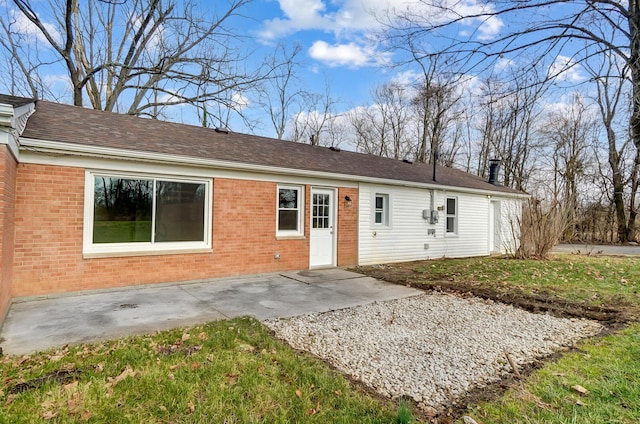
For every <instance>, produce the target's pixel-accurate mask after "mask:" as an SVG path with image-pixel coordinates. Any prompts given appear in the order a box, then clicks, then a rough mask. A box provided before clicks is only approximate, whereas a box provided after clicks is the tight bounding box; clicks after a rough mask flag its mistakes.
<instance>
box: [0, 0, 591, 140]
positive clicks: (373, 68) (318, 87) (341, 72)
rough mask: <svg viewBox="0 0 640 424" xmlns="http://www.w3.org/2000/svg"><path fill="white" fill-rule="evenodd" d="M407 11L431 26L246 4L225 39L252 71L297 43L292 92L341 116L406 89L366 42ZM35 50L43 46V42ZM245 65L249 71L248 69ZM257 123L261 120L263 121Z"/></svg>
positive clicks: (314, 6)
mask: <svg viewBox="0 0 640 424" xmlns="http://www.w3.org/2000/svg"><path fill="white" fill-rule="evenodd" d="M178 1H179V0H178ZM196 1H198V2H199V3H200V7H201V8H202V9H203V10H207V9H216V8H217V9H219V10H224V9H225V7H226V5H227V2H226V1H223V0H216V1H215V2H213V3H212V2H211V1H210V0H196ZM31 3H32V5H33V7H34V9H36V11H38V12H39V13H40V11H43V12H42V13H41V17H42V19H43V20H45V22H46V21H47V19H49V20H52V19H53V17H52V16H47V15H46V14H45V12H44V11H45V10H46V8H45V7H44V6H43V5H46V3H47V2H46V1H45V0H33V1H32V2H31ZM444 3H450V4H451V7H453V8H455V9H456V10H457V12H458V13H460V14H474V13H478V12H480V11H486V10H487V8H490V7H491V6H486V5H481V4H479V3H478V1H477V0H464V1H462V2H460V1H457V0H443V4H444ZM0 6H5V7H6V8H8V9H9V10H11V9H13V10H15V6H13V5H12V2H11V1H10V0H0ZM407 9H410V10H412V11H413V12H415V13H418V14H419V15H420V16H423V17H425V20H426V21H427V22H437V19H438V18H436V17H435V15H434V14H433V10H430V9H429V8H428V7H427V6H425V5H424V3H421V2H420V1H415V0H414V1H407V0H253V1H252V2H249V3H248V4H247V5H246V6H245V7H244V8H243V9H242V10H241V11H240V13H241V14H242V15H243V16H242V17H236V18H234V19H233V20H232V21H230V22H229V25H231V28H230V29H231V31H232V32H233V33H235V34H240V35H243V36H244V37H239V38H238V43H239V48H241V49H243V50H246V51H252V52H253V54H252V60H255V63H256V64H257V63H258V62H260V61H261V58H262V57H264V55H266V54H269V53H270V52H272V51H273V50H274V48H275V46H276V45H277V44H278V43H280V42H284V43H287V44H289V45H292V44H294V43H299V44H300V46H301V48H302V53H301V55H300V57H299V59H300V61H301V62H302V63H301V66H300V67H299V68H298V70H297V72H296V77H297V78H298V81H299V85H300V87H301V88H302V89H304V90H307V91H310V92H315V93H325V91H326V90H327V89H328V90H329V91H330V95H331V97H332V99H333V100H334V101H335V102H336V103H335V104H334V110H333V112H335V113H341V112H345V111H347V110H349V109H351V108H354V107H356V106H358V105H363V104H367V103H370V102H371V96H370V92H371V90H372V89H373V88H375V87H376V86H379V85H381V84H382V83H383V82H388V81H405V82H413V81H412V78H414V77H415V75H416V74H415V73H412V72H411V70H410V69H408V68H399V67H392V66H390V65H393V64H394V63H397V62H398V59H399V57H398V52H397V51H396V52H393V51H389V50H386V47H387V46H385V45H383V44H381V43H380V42H379V41H376V40H377V38H376V37H374V35H375V34H376V33H377V32H378V31H379V30H380V29H381V28H382V25H381V23H380V21H379V18H384V17H386V16H391V15H390V14H389V13H387V11H388V10H395V11H404V10H407ZM11 13H12V12H9V14H11ZM203 13H204V14H206V13H207V12H203ZM13 16H16V15H13ZM445 18H446V17H445ZM25 19H26V18H25ZM443 19H444V18H443ZM472 23H473V24H478V25H479V26H478V29H477V32H476V33H475V34H474V37H476V38H477V39H480V40H490V39H492V38H493V37H496V36H497V35H499V34H500V33H501V31H504V30H505V28H506V27H507V26H508V24H507V23H505V22H503V21H501V20H500V19H498V18H489V19H486V20H485V21H484V22H482V23H480V22H479V21H478V22H472ZM23 27H24V30H25V32H29V31H32V29H31V30H30V29H29V27H28V23H26V21H25V24H23ZM473 29H474V28H473V27H471V26H469V27H465V26H461V27H458V28H456V30H457V31H459V34H460V35H463V36H464V35H465V32H466V31H469V32H470V31H471V30H473ZM33 39H34V40H37V39H38V36H35V35H34V38H33ZM39 43H40V45H43V44H45V43H44V42H43V40H40V41H39ZM246 65H247V66H248V67H251V66H254V65H255V64H253V63H247V64H246ZM496 66H498V67H504V68H507V67H508V66H513V63H512V62H510V60H509V59H507V58H505V59H503V60H501V61H498V63H497V65H496ZM48 72H49V74H48V75H46V77H47V78H48V81H49V84H51V85H52V86H54V85H55V84H59V85H60V87H61V89H60V92H62V91H63V90H64V89H66V87H65V86H64V83H63V82H62V81H64V80H65V71H64V68H62V67H60V66H58V68H57V69H54V68H53V67H52V68H50V69H48ZM572 72H573V74H567V75H566V78H567V79H569V80H571V79H580V78H581V77H580V75H578V74H577V72H578V71H577V70H576V69H574V70H572ZM1 86H2V84H1V83H0V87H1ZM2 91H6V89H5V90H2ZM67 97H68V99H66V101H70V96H68V95H67ZM61 100H63V101H64V100H65V99H64V98H63V99H61ZM255 106H256V105H255V99H253V100H251V101H250V103H249V105H248V107H249V108H250V109H252V112H251V113H252V114H253V115H254V116H256V117H257V116H259V114H260V111H259V110H257V108H256V107H255ZM167 118H168V119H172V120H176V121H182V122H186V123H194V124H196V123H198V119H197V117H196V116H195V114H194V113H193V110H191V109H187V108H185V109H183V110H179V109H178V110H174V111H172V112H171V113H170V114H168V116H167ZM263 121H268V120H266V119H264V118H263ZM242 125H243V124H242V122H241V121H237V122H235V123H234V128H233V129H234V130H236V131H249V130H248V129H247V128H243V127H242ZM251 131H253V132H256V133H258V134H261V135H267V136H272V135H274V133H273V129H272V128H270V126H269V125H268V123H266V122H265V123H264V124H263V125H261V126H258V127H256V128H254V129H251Z"/></svg>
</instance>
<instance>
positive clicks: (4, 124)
mask: <svg viewBox="0 0 640 424" xmlns="http://www.w3.org/2000/svg"><path fill="white" fill-rule="evenodd" d="M13 117H14V111H13V106H11V105H7V104H4V103H0V145H6V146H9V150H11V152H12V153H13V156H15V157H16V158H17V157H18V143H17V140H16V139H17V136H16V129H15V124H14V119H13Z"/></svg>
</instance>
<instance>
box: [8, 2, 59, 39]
mask: <svg viewBox="0 0 640 424" xmlns="http://www.w3.org/2000/svg"><path fill="white" fill-rule="evenodd" d="M9 13H10V14H11V18H10V22H12V29H13V30H14V31H16V32H18V33H20V34H24V35H26V36H27V40H28V42H29V43H35V42H40V43H46V44H47V45H48V44H49V41H47V39H46V37H45V36H44V35H43V34H42V31H40V29H39V28H38V27H37V26H35V25H34V23H33V22H31V21H30V20H29V18H27V17H26V16H25V15H24V14H23V13H22V12H21V11H19V10H17V9H12V10H11V11H10V12H9ZM43 26H44V28H45V29H46V30H47V32H48V33H49V34H50V35H51V37H52V38H53V39H54V40H55V42H56V43H61V42H62V34H60V32H59V31H58V30H57V28H56V27H55V26H54V25H53V24H51V23H48V22H43Z"/></svg>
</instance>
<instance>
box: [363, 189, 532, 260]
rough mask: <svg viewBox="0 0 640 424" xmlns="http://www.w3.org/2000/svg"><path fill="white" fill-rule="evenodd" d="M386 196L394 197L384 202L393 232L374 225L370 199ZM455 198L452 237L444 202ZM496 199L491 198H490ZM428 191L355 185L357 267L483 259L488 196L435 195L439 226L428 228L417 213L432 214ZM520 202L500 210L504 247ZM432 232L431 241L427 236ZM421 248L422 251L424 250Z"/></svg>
mask: <svg viewBox="0 0 640 424" xmlns="http://www.w3.org/2000/svg"><path fill="white" fill-rule="evenodd" d="M381 192H387V193H389V196H390V197H392V198H393V201H392V202H390V203H389V214H390V215H391V216H393V226H392V227H382V226H380V225H375V224H374V220H372V219H371V217H372V216H374V210H373V208H374V207H375V195H376V194H377V193H381ZM452 197H455V198H456V200H457V201H456V203H457V204H456V206H457V210H456V212H457V213H456V215H455V217H456V230H457V236H456V237H447V236H446V235H447V232H446V221H447V220H446V219H444V218H445V216H446V212H447V211H446V199H447V198H452ZM494 200H495V198H494ZM430 203H431V202H430V190H427V189H418V188H408V187H396V186H382V185H373V184H361V185H360V203H359V204H360V211H359V214H360V219H359V235H360V240H359V248H358V250H359V252H358V255H359V263H360V264H362V265H366V264H376V263H385V262H401V261H410V260H420V259H434V258H442V257H450V258H457V257H470V256H484V255H488V254H489V253H490V252H489V247H488V246H489V239H488V234H489V207H490V206H491V197H490V196H488V195H484V194H468V193H462V192H445V191H443V190H435V193H434V208H436V209H438V208H440V217H441V219H440V220H439V222H438V223H436V224H430V223H429V220H428V219H424V218H423V214H422V211H423V210H425V209H427V210H430V209H431V204H430ZM518 205H520V201H519V200H511V199H503V200H502V201H501V210H502V214H503V215H504V216H503V217H502V219H503V221H504V224H503V225H502V226H501V236H502V240H503V244H507V245H508V244H511V245H513V244H514V233H513V231H512V230H511V228H512V225H511V223H508V222H507V221H509V220H511V221H513V222H514V223H515V217H517V216H518V215H517V214H518V209H519V206H518ZM429 230H435V236H434V235H429V234H428V231H429ZM425 245H427V246H426V248H425Z"/></svg>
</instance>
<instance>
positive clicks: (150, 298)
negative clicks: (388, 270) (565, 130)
mask: <svg viewBox="0 0 640 424" xmlns="http://www.w3.org/2000/svg"><path fill="white" fill-rule="evenodd" d="M421 293H422V292H421V291H419V290H416V289H411V288H408V287H404V286H399V285H395V284H390V283H385V282H382V281H379V280H376V279H374V278H371V277H366V276H363V275H361V274H356V273H353V272H349V271H345V270H342V269H327V270H318V271H294V272H286V273H278V274H266V275H257V276H246V277H235V278H224V279H216V280H210V281H204V282H198V283H189V284H174V285H162V286H153V287H139V288H128V289H124V290H109V291H104V292H100V293H94V294H74V295H66V296H60V297H56V298H49V299H31V300H20V299H18V300H17V301H16V300H14V303H13V304H12V305H11V308H10V309H9V313H8V315H7V318H6V319H5V321H4V326H3V327H2V331H1V332H0V337H1V338H0V340H2V343H1V347H2V349H3V351H4V353H5V354H11V355H21V354H28V353H32V352H35V351H39V350H44V349H48V348H51V347H55V346H62V345H65V344H79V343H84V342H91V341H98V340H104V339H110V338H116V337H122V336H126V335H131V334H144V333H149V332H153V331H156V330H166V329H169V328H175V327H181V326H188V325H194V324H197V323H203V322H206V321H211V320H217V319H227V318H233V317H237V316H242V315H250V316H253V317H255V318H257V319H260V320H264V319H269V318H278V317H290V316H296V315H304V314H308V313H314V312H326V311H331V310H336V309H343V308H348V307H351V306H357V305H363V304H368V303H372V302H376V301H386V300H392V299H398V298H404V297H409V296H415V295H418V294H421Z"/></svg>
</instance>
